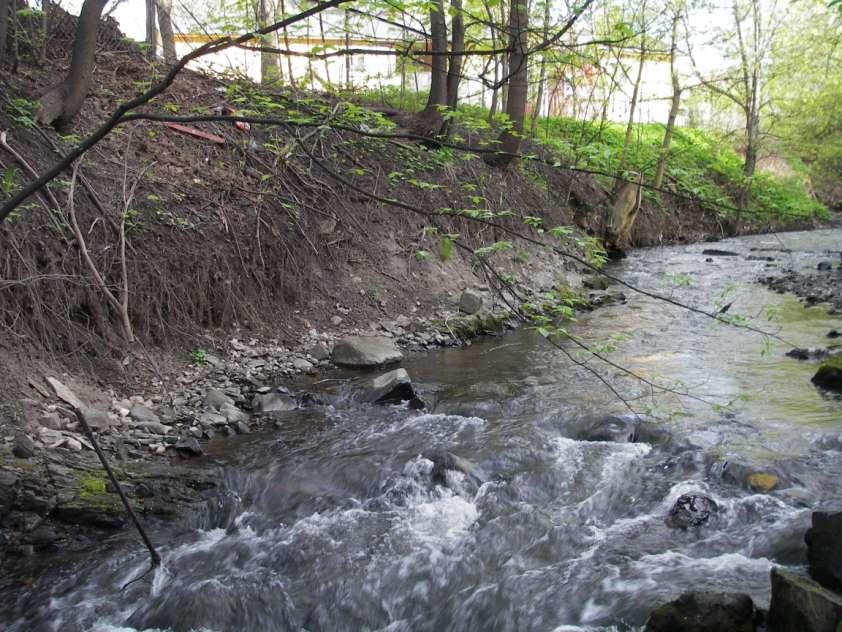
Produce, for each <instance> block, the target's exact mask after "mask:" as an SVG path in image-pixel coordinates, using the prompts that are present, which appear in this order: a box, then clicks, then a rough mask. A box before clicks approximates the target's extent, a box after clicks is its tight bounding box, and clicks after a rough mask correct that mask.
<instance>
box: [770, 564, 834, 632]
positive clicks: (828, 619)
mask: <svg viewBox="0 0 842 632" xmlns="http://www.w3.org/2000/svg"><path fill="white" fill-rule="evenodd" d="M767 622H768V623H767V625H768V628H769V632H838V630H839V624H840V622H842V596H840V595H837V594H834V593H832V592H830V591H829V590H826V589H825V588H822V587H821V586H820V585H819V584H817V583H816V582H814V581H813V580H812V579H809V578H808V577H803V576H801V575H797V574H795V573H792V572H790V571H785V570H783V569H781V568H773V569H772V601H771V605H770V607H769V616H768V619H767Z"/></svg>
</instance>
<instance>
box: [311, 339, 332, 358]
mask: <svg viewBox="0 0 842 632" xmlns="http://www.w3.org/2000/svg"><path fill="white" fill-rule="evenodd" d="M306 351H307V353H309V354H310V355H311V356H313V357H314V358H315V359H316V360H318V361H320V362H321V361H322V360H327V359H328V358H329V357H330V349H328V348H327V346H326V345H325V344H323V343H321V342H316V343H314V344H312V345H310V346H309V347H307V348H306Z"/></svg>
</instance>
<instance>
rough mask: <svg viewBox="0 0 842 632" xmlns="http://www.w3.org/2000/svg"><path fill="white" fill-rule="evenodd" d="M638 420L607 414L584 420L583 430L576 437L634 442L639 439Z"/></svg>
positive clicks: (614, 441) (579, 438)
mask: <svg viewBox="0 0 842 632" xmlns="http://www.w3.org/2000/svg"><path fill="white" fill-rule="evenodd" d="M637 427H638V422H637V420H636V419H634V418H629V417H619V416H615V415H605V416H604V417H587V418H585V419H583V420H582V426H581V430H580V431H579V432H578V433H577V436H576V437H575V438H576V439H578V440H579V441H609V442H613V443H633V442H634V441H635V440H636V439H637Z"/></svg>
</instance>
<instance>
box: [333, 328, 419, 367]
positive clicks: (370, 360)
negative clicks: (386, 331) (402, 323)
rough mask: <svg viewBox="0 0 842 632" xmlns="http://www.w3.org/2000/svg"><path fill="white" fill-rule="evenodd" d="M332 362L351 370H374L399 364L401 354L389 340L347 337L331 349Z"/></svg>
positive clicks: (374, 337) (370, 337)
mask: <svg viewBox="0 0 842 632" xmlns="http://www.w3.org/2000/svg"><path fill="white" fill-rule="evenodd" d="M332 357H333V362H334V363H335V364H338V365H340V366H345V367H352V368H374V367H379V366H384V365H387V364H393V363H395V362H400V361H401V360H402V359H403V354H402V353H401V352H400V351H399V350H398V348H397V347H396V346H395V343H394V342H393V341H392V340H391V339H390V338H385V337H382V336H348V337H347V338H343V339H342V340H341V341H339V342H338V343H337V344H336V346H335V347H334V348H333V353H332Z"/></svg>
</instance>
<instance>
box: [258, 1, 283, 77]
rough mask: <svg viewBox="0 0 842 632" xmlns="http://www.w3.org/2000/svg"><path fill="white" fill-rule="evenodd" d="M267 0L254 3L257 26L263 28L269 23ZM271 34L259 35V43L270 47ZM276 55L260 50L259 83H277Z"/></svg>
mask: <svg viewBox="0 0 842 632" xmlns="http://www.w3.org/2000/svg"><path fill="white" fill-rule="evenodd" d="M266 2H267V0H257V2H256V3H255V7H254V8H255V14H256V16H257V26H258V28H261V29H262V28H264V27H266V26H268V25H269V16H270V13H269V7H268V6H267V4H266ZM272 43H273V42H272V35H271V34H269V33H267V34H265V35H261V36H260V44H261V45H262V46H266V47H269V48H271V47H272ZM278 79H279V77H278V55H277V53H271V52H269V51H265V50H264V51H260V83H262V84H264V85H272V84H276V83H278Z"/></svg>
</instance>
